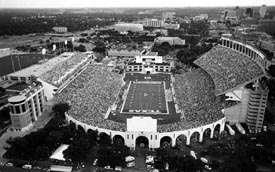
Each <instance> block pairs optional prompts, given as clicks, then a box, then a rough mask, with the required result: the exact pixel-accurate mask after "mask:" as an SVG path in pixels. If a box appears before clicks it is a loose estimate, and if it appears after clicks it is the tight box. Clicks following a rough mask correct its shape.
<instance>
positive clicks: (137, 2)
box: [0, 0, 275, 9]
mask: <svg viewBox="0 0 275 172" xmlns="http://www.w3.org/2000/svg"><path fill="white" fill-rule="evenodd" d="M106 4H108V5H106ZM263 4H265V5H267V6H275V1H274V0H262V1H260V2H259V1H257V0H244V1H239V0H230V1H226V2H221V1H218V0H203V1H202V0H201V1H188V2H184V1H179V0H164V1H161V2H160V1H159V0H151V1H147V0H132V1H131V2H129V1H127V0H117V1H111V0H82V1H80V2H79V1H77V0H69V1H68V0H67V1H66V0H59V1H56V0H48V1H38V0H0V9H58V8H59V9H60V8H61V9H74V8H75V9H79V8H104V9H108V8H217V7H236V6H239V7H259V6H262V5H263Z"/></svg>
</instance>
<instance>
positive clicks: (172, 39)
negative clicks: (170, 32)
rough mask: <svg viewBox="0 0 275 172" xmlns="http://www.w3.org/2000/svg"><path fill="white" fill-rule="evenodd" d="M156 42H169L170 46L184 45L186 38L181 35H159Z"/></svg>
mask: <svg viewBox="0 0 275 172" xmlns="http://www.w3.org/2000/svg"><path fill="white" fill-rule="evenodd" d="M154 42H155V43H156V44H162V43H164V42H167V43H168V44H169V45H170V46H176V45H179V46H183V45H185V40H184V39H181V38H179V37H157V38H156V39H155V40H154Z"/></svg>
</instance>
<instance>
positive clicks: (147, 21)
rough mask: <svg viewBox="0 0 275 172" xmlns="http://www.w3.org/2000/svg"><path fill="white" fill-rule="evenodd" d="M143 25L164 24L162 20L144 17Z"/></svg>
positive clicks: (154, 25)
mask: <svg viewBox="0 0 275 172" xmlns="http://www.w3.org/2000/svg"><path fill="white" fill-rule="evenodd" d="M142 24H143V25H144V26H145V27H162V26H163V25H164V20H158V19H145V20H144V21H142Z"/></svg>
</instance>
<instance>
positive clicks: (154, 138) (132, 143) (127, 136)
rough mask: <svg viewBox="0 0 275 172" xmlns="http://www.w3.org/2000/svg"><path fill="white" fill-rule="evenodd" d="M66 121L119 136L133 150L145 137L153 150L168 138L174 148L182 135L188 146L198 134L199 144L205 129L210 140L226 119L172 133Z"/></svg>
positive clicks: (86, 128) (221, 128)
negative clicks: (127, 129) (119, 128)
mask: <svg viewBox="0 0 275 172" xmlns="http://www.w3.org/2000/svg"><path fill="white" fill-rule="evenodd" d="M66 120H67V122H68V123H74V124H75V125H76V128H78V127H79V126H81V127H82V128H83V129H84V130H85V131H86V132H88V130H89V129H91V130H97V131H98V133H105V134H108V135H110V136H111V138H112V140H113V138H114V137H115V136H121V137H122V138H123V139H124V143H125V145H126V146H128V147H130V148H131V149H135V147H136V139H137V138H139V137H140V136H143V137H146V138H147V140H148V142H149V145H148V147H149V149H151V150H154V149H156V148H159V147H160V143H161V139H162V138H164V137H169V138H170V140H171V143H172V146H175V144H176V140H177V138H178V137H179V136H182V135H184V136H185V137H186V145H190V143H191V137H192V135H193V134H194V133H198V134H199V142H202V141H203V136H204V132H205V131H206V130H207V129H210V131H211V133H210V138H213V137H214V130H215V128H216V127H217V126H219V134H220V133H221V132H222V131H224V127H225V122H226V118H225V117H224V118H221V119H219V120H218V121H215V122H213V123H211V124H208V125H204V126H200V127H197V128H191V129H187V130H182V131H172V132H164V133H159V132H142V131H141V132H129V131H125V132H122V131H115V130H108V129H104V128H98V127H94V126H91V125H88V124H86V123H83V122H80V121H78V120H76V119H74V118H73V117H71V116H70V115H68V114H66Z"/></svg>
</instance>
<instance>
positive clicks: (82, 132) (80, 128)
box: [77, 125, 86, 134]
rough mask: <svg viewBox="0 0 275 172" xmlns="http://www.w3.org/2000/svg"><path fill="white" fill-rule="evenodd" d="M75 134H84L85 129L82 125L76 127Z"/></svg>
mask: <svg viewBox="0 0 275 172" xmlns="http://www.w3.org/2000/svg"><path fill="white" fill-rule="evenodd" d="M77 132H78V133H81V134H85V133H86V131H85V129H84V128H83V126H82V125H78V126H77Z"/></svg>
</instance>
